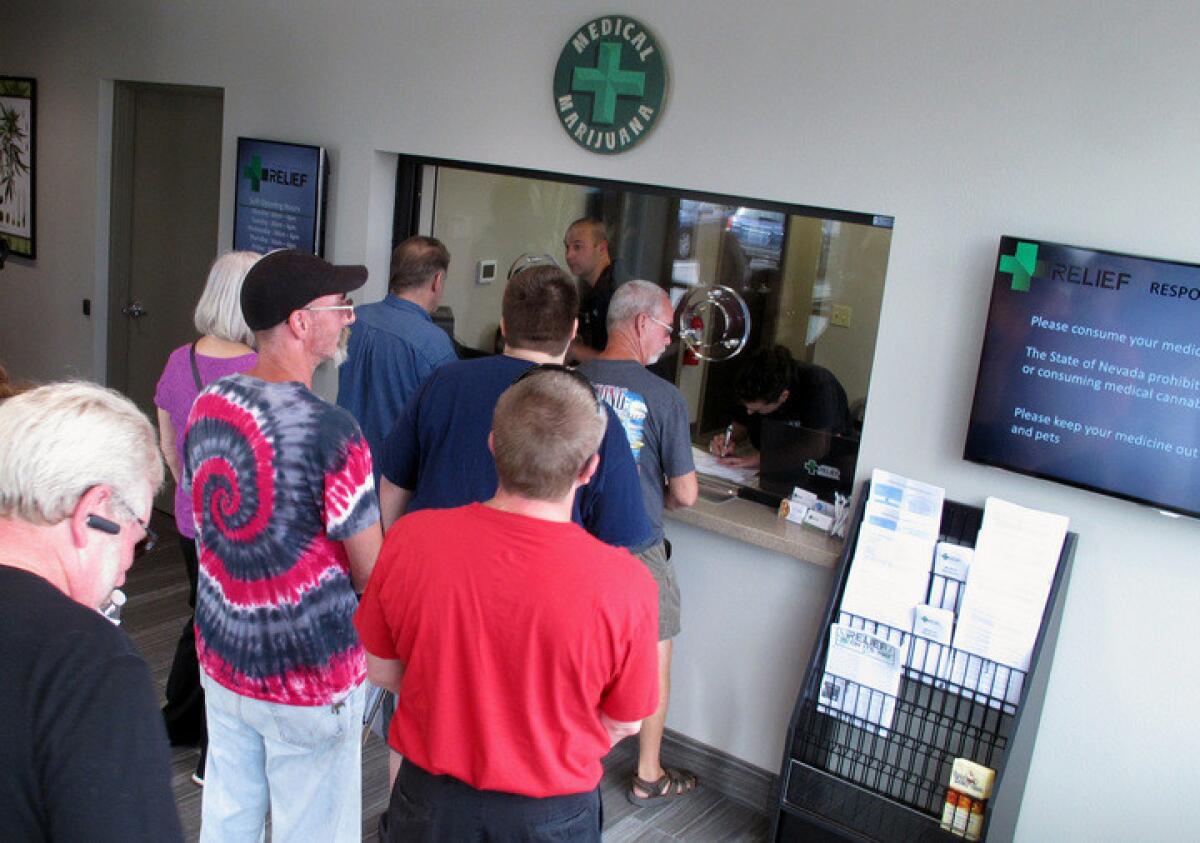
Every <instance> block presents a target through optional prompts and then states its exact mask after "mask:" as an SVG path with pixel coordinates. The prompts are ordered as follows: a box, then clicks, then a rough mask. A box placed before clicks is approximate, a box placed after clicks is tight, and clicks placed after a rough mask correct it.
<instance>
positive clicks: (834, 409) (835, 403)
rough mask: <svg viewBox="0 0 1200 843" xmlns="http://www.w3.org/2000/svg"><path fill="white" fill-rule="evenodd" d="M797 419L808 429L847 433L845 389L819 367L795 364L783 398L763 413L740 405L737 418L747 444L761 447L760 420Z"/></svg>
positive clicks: (848, 419)
mask: <svg viewBox="0 0 1200 843" xmlns="http://www.w3.org/2000/svg"><path fill="white" fill-rule="evenodd" d="M764 418H768V419H772V420H774V421H790V422H797V423H799V424H801V425H803V426H804V427H807V428H811V429H812V430H827V431H829V432H830V433H836V434H841V435H844V434H846V433H849V432H850V428H851V425H850V405H849V402H848V401H847V399H846V390H845V389H843V388H842V385H841V384H840V383H838V379H837V378H836V377H834V376H833V373H832V372H830V371H829V370H828V369H826V368H825V367H823V366H817V365H815V364H812V363H800V362H797V363H796V374H795V376H794V377H793V378H792V381H791V383H790V384H789V385H788V397H787V400H786V401H784V402H783V404H782V405H781V406H780V407H779V408H778V409H777V410H775V411H774V412H771V413H767V414H766V415H765V416H764V415H762V414H760V413H754V414H750V413H747V412H746V411H745V408H744V407H742V408H741V410H740V411H739V413H738V421H740V422H741V423H742V424H744V425H745V426H746V429H747V431H748V432H749V434H750V444H751V445H753V446H754V447H755V448H756V449H759V450H761V449H762V420H763V419H764Z"/></svg>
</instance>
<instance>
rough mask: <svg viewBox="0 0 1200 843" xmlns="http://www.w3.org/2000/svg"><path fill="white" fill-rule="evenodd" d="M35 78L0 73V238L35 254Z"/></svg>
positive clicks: (28, 254)
mask: <svg viewBox="0 0 1200 843" xmlns="http://www.w3.org/2000/svg"><path fill="white" fill-rule="evenodd" d="M36 105H37V82H36V80H34V79H26V78H23V77H19V76H0V238H3V239H4V240H7V241H8V247H9V251H10V252H11V253H12V254H14V255H19V256H21V257H24V258H35V257H37V252H36V249H35V243H36V240H35V237H34V235H35V232H34V224H35V221H36V219H37V216H36V214H35V213H34V211H35V208H36V205H35V203H34V199H35V197H36V193H35V190H34V188H35V185H36V182H35V181H34V175H35V172H36V159H35V155H36V149H37V144H36V139H37V135H36V131H37V121H36Z"/></svg>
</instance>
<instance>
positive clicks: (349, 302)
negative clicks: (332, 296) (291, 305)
mask: <svg viewBox="0 0 1200 843" xmlns="http://www.w3.org/2000/svg"><path fill="white" fill-rule="evenodd" d="M300 309H301V310H307V311H309V312H310V313H316V312H318V311H321V310H354V299H352V298H345V299H342V303H341V304H319V305H317V306H316V307H312V306H309V307H302V308H300Z"/></svg>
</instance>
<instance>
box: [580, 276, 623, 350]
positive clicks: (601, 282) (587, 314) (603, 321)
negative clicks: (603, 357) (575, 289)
mask: <svg viewBox="0 0 1200 843" xmlns="http://www.w3.org/2000/svg"><path fill="white" fill-rule="evenodd" d="M615 266H616V264H611V263H610V264H609V265H608V266H606V267H604V270H603V271H602V272H601V273H600V276H599V277H598V278H597V279H596V283H595V284H594V285H592V284H588V282H586V281H580V282H579V334H578V336H579V339H580V340H581V341H582V342H583V343H584V345H587V346H589V347H591V348H594V349H595V350H596V351H603V350H604V347H605V346H606V345H608V305H609V303H610V302H612V297H613V293H615V292H616V291H617V287H619V286H621V284H620V282H619V281H616V280H615V279H614V278H613V270H614V267H615Z"/></svg>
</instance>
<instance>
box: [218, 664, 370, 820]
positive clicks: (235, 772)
mask: <svg viewBox="0 0 1200 843" xmlns="http://www.w3.org/2000/svg"><path fill="white" fill-rule="evenodd" d="M201 681H202V683H203V685H204V702H205V708H206V712H207V716H208V766H207V769H206V770H205V775H204V798H203V803H202V806H201V813H200V840H201V843H210V842H211V843H236V842H237V841H247V843H258V841H260V840H263V839H264V821H265V819H266V814H267V807H268V805H269V806H270V809H271V829H272V832H271V837H272V839H274V840H283V841H289V840H320V841H343V840H345V841H350V840H355V841H357V840H361V839H362V742H361V741H360V740H359V729H360V728H361V725H362V714H363V698H364V689H363V686H360V687H358V688H356V689H355V690H354V691H353V692H352V693H351V694H350V696H349V697H347V698H346V699H345V700H344V701H343V702H342V704H340V705H337V706H328V705H324V706H312V707H309V706H296V705H280V704H278V703H270V702H264V701H263V700H255V699H251V698H250V697H243V696H242V695H241V694H235V693H234V692H233V691H230V690H229V689H228V688H226V687H225V686H224V685H221V684H220V683H218V682H215V681H213V679H211V678H210V677H209V676H208V675H207V674H205V673H204V672H203V671H201Z"/></svg>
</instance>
